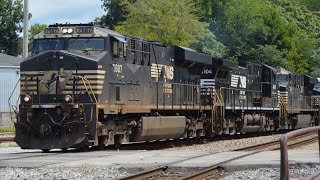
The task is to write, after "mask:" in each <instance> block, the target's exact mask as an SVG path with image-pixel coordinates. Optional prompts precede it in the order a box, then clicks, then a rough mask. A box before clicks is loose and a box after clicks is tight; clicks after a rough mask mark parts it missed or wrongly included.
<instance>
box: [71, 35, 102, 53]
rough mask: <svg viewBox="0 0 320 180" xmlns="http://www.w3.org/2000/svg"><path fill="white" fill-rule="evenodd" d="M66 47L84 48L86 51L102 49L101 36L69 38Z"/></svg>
mask: <svg viewBox="0 0 320 180" xmlns="http://www.w3.org/2000/svg"><path fill="white" fill-rule="evenodd" d="M68 49H73V50H81V51H82V50H86V51H103V50H104V39H103V38H71V39H70V40H69V41H68Z"/></svg>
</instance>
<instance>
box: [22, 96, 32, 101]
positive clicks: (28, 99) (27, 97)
mask: <svg viewBox="0 0 320 180" xmlns="http://www.w3.org/2000/svg"><path fill="white" fill-rule="evenodd" d="M23 100H24V102H29V101H30V100H31V97H30V96H29V95H26V96H25V97H24V98H23Z"/></svg>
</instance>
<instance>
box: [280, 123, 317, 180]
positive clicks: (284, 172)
mask: <svg viewBox="0 0 320 180" xmlns="http://www.w3.org/2000/svg"><path fill="white" fill-rule="evenodd" d="M316 131H318V143H319V155H320V126H315V127H308V128H303V129H298V130H295V131H291V132H289V133H286V134H283V135H282V136H281V137H280V153H281V154H280V155H281V166H280V180H289V179H290V174H289V162H288V139H290V138H293V137H297V136H301V135H304V134H308V133H311V132H316ZM318 176H320V171H318V172H316V173H315V174H313V175H312V176H309V177H308V179H315V178H316V177H318Z"/></svg>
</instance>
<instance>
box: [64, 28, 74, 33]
mask: <svg viewBox="0 0 320 180" xmlns="http://www.w3.org/2000/svg"><path fill="white" fill-rule="evenodd" d="M62 33H63V34H71V33H73V29H72V28H64V29H62Z"/></svg>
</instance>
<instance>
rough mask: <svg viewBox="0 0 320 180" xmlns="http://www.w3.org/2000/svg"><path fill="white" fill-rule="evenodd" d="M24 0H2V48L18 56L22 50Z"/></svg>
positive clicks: (0, 20)
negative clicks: (20, 34) (21, 34)
mask: <svg viewBox="0 0 320 180" xmlns="http://www.w3.org/2000/svg"><path fill="white" fill-rule="evenodd" d="M22 9H23V6H22V0H0V34H1V36H0V50H1V51H2V52H4V53H6V54H9V55H13V56H17V55H18V54H20V53H21V52H22V47H21V46H19V45H21V38H20V37H19V35H18V32H20V31H21V30H22V27H21V25H20V24H21V23H22V20H23V11H22Z"/></svg>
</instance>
